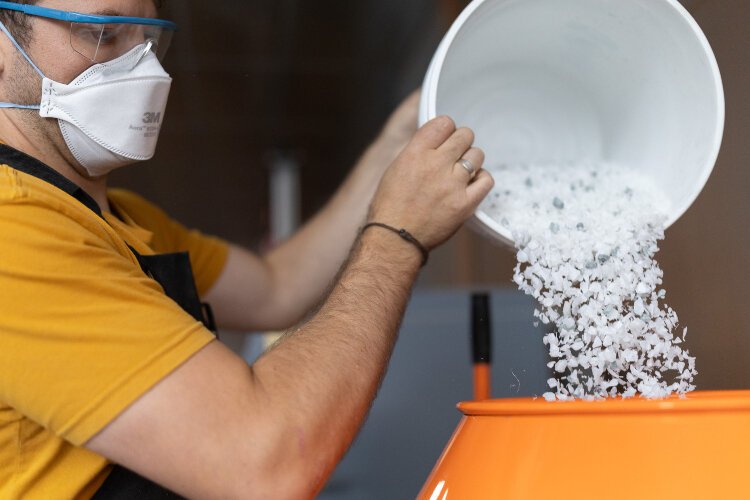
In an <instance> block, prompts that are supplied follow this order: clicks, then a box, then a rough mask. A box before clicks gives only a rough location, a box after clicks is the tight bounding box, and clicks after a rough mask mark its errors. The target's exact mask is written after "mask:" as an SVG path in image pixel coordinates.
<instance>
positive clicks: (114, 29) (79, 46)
mask: <svg viewBox="0 0 750 500" xmlns="http://www.w3.org/2000/svg"><path fill="white" fill-rule="evenodd" d="M0 9H2V10H14V11H17V12H23V13H24V14H26V15H29V16H36V17H43V18H46V19H54V20H57V21H62V22H68V23H70V46H71V48H72V49H73V50H74V51H76V52H77V53H78V54H80V55H81V56H83V57H85V58H86V59H88V60H89V61H90V62H92V63H103V62H107V61H112V60H114V59H117V58H118V57H120V56H122V55H124V54H127V53H128V52H130V51H131V50H133V49H134V48H135V47H138V46H140V45H143V46H144V55H145V52H147V51H149V50H150V51H151V52H153V53H154V54H155V55H156V56H157V57H158V58H159V60H162V58H163V57H164V54H165V53H166V52H167V49H168V48H169V44H170V42H171V41H172V35H173V34H174V32H175V31H177V25H176V24H175V23H173V22H171V21H165V20H162V19H151V18H145V17H126V16H102V15H93V14H81V13H79V12H68V11H64V10H57V9H48V8H45V7H37V6H36V5H26V4H18V3H14V2H3V1H0Z"/></svg>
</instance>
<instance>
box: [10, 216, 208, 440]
mask: <svg viewBox="0 0 750 500" xmlns="http://www.w3.org/2000/svg"><path fill="white" fill-rule="evenodd" d="M96 229H97V228H96V227H95V224H92V226H91V227H90V228H88V229H87V228H85V227H83V226H82V224H81V223H80V222H79V221H76V220H75V219H74V218H73V217H68V216H66V215H65V214H63V213H59V212H58V211H56V210H52V209H50V208H48V207H44V206H35V205H33V204H30V203H23V202H18V203H3V204H0V308H1V310H2V313H1V314H0V400H1V401H2V402H3V403H5V404H7V405H10V406H12V407H13V408H15V409H16V410H17V411H19V412H20V413H22V414H24V415H25V416H27V417H28V418H30V419H32V420H34V421H35V422H37V423H38V424H40V425H42V426H43V427H45V428H47V429H49V430H50V431H51V432H53V433H54V434H56V435H58V436H60V437H62V438H64V439H65V440H67V441H69V442H71V443H73V444H74V445H77V446H80V445H82V444H84V443H85V442H87V441H88V440H89V439H90V438H92V437H93V436H94V435H96V433H98V432H99V431H100V430H101V429H103V428H104V427H105V426H106V425H107V424H108V423H110V422H111V421H112V420H114V419H115V418H116V417H117V415H119V414H120V413H121V412H122V411H123V410H124V409H126V408H127V407H128V406H129V405H131V404H132V403H133V402H134V401H136V400H137V399H138V398H139V397H140V396H142V395H143V394H144V393H146V392H147V391H148V390H149V389H150V388H152V387H153V386H154V385H156V384H157V383H158V382H159V381H160V380H162V379H164V378H165V377H166V376H167V375H168V374H169V373H171V372H172V371H173V370H175V369H176V368H177V367H178V366H180V365H181V364H182V363H184V362H185V361H186V360H187V359H189V358H190V357H191V356H192V355H194V354H195V353H196V352H197V351H199V350H200V349H202V348H203V347H204V346H206V345H207V344H208V343H210V342H211V341H213V340H214V336H213V334H211V332H209V331H208V330H206V329H205V328H204V327H203V325H202V324H200V323H199V322H197V321H196V320H195V319H193V318H192V317H191V316H190V315H188V314H187V313H185V312H184V311H183V310H182V309H180V307H179V306H177V304H175V303H174V302H173V301H172V300H170V299H169V298H168V297H166V296H165V295H164V294H163V292H162V290H161V288H160V287H159V285H158V284H157V283H156V282H154V281H153V280H151V279H150V278H148V277H147V276H145V275H144V274H143V272H142V271H141V270H140V268H139V267H138V266H137V263H134V262H133V259H131V258H130V256H129V255H125V253H121V251H118V249H117V248H116V246H113V244H112V241H111V240H108V239H107V234H108V233H107V232H106V231H105V230H104V229H101V228H99V230H98V231H97V230H96Z"/></svg>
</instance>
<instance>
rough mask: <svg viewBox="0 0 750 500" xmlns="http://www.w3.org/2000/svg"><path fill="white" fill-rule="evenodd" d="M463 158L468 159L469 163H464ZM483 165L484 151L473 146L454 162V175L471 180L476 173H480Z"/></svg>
mask: <svg viewBox="0 0 750 500" xmlns="http://www.w3.org/2000/svg"><path fill="white" fill-rule="evenodd" d="M461 160H466V161H467V162H468V165H467V164H464V163H462V161H461ZM482 165H484V151H482V150H481V149H479V148H471V149H469V150H468V151H467V152H466V153H464V155H463V156H462V157H461V158H460V159H459V160H458V161H457V162H455V163H454V164H453V175H455V176H456V177H458V178H460V179H461V180H463V181H465V182H469V181H470V180H471V179H472V178H474V174H476V173H479V171H480V170H481V168H482Z"/></svg>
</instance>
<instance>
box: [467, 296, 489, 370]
mask: <svg viewBox="0 0 750 500" xmlns="http://www.w3.org/2000/svg"><path fill="white" fill-rule="evenodd" d="M491 323H492V322H491V320H490V296H489V294H487V293H475V294H473V295H472V296H471V344H472V354H473V361H474V363H487V364H490V363H491V362H492V334H491V328H490V327H491Z"/></svg>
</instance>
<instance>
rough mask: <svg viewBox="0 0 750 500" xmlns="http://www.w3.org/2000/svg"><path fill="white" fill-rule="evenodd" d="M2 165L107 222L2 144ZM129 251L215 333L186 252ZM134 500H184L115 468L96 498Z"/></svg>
mask: <svg viewBox="0 0 750 500" xmlns="http://www.w3.org/2000/svg"><path fill="white" fill-rule="evenodd" d="M0 164H3V165H8V166H10V167H11V168H14V169H15V170H18V171H20V172H23V173H25V174H28V175H31V176H34V177H36V178H37V179H41V180H43V181H45V182H48V183H49V184H52V185H53V186H55V187H57V188H59V189H61V190H63V191H65V192H66V193H68V194H69V195H71V196H72V197H73V198H75V199H77V200H78V201H79V202H81V203H82V204H84V205H85V206H87V207H88V208H89V209H91V210H92V211H93V212H94V213H95V214H96V215H98V216H99V217H101V218H102V219H104V217H102V212H101V209H100V208H99V205H97V203H96V201H94V199H93V198H91V196H89V195H88V193H86V192H85V191H84V190H83V189H81V188H80V187H79V186H77V185H76V184H74V183H73V182H71V181H70V180H68V179H67V178H65V177H63V176H62V175H61V174H59V173H58V172H57V171H55V170H53V169H52V168H50V167H48V166H47V165H45V164H44V163H42V162H40V161H39V160H36V159H34V158H32V157H30V156H28V155H27V154H25V153H22V152H20V151H17V150H15V149H13V148H11V147H10V146H7V145H4V144H0ZM130 250H131V251H132V252H133V254H134V255H135V257H136V258H137V259H138V263H139V264H140V266H141V269H142V270H143V272H144V273H145V274H146V275H147V276H149V277H150V278H152V279H154V280H155V281H157V282H158V283H159V284H160V285H161V286H162V288H163V289H164V293H166V295H167V296H168V297H169V298H171V299H172V300H174V301H175V302H176V303H177V304H178V305H179V306H180V307H182V309H184V310H185V311H186V312H187V313H188V314H190V315H191V316H192V317H193V318H195V319H196V320H198V321H200V322H202V323H203V324H204V325H205V326H206V327H207V328H208V329H210V330H211V331H213V332H216V325H215V324H214V319H213V314H212V313H211V308H210V307H209V305H208V304H202V303H201V301H200V298H199V297H198V291H197V289H196V287H195V279H194V277H193V270H192V268H191V266H190V259H189V257H188V254H187V252H185V253H174V254H162V255H140V254H139V253H138V252H136V251H135V249H133V248H132V247H130ZM134 498H137V499H139V500H161V499H177V498H182V497H180V496H179V495H177V494H175V493H172V492H171V491H168V490H166V489H164V488H162V487H161V486H159V485H158V484H156V483H153V482H152V481H149V480H148V479H146V478H144V477H141V476H139V475H138V474H136V473H134V472H132V471H130V470H128V469H126V468H124V467H121V466H119V465H115V466H113V468H112V471H111V472H110V474H109V475H108V476H107V479H106V480H105V481H104V483H103V484H102V485H101V487H100V488H99V489H98V490H97V492H96V493H95V494H94V496H93V499H94V500H120V499H122V500H126V499H128V500H129V499H134Z"/></svg>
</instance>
